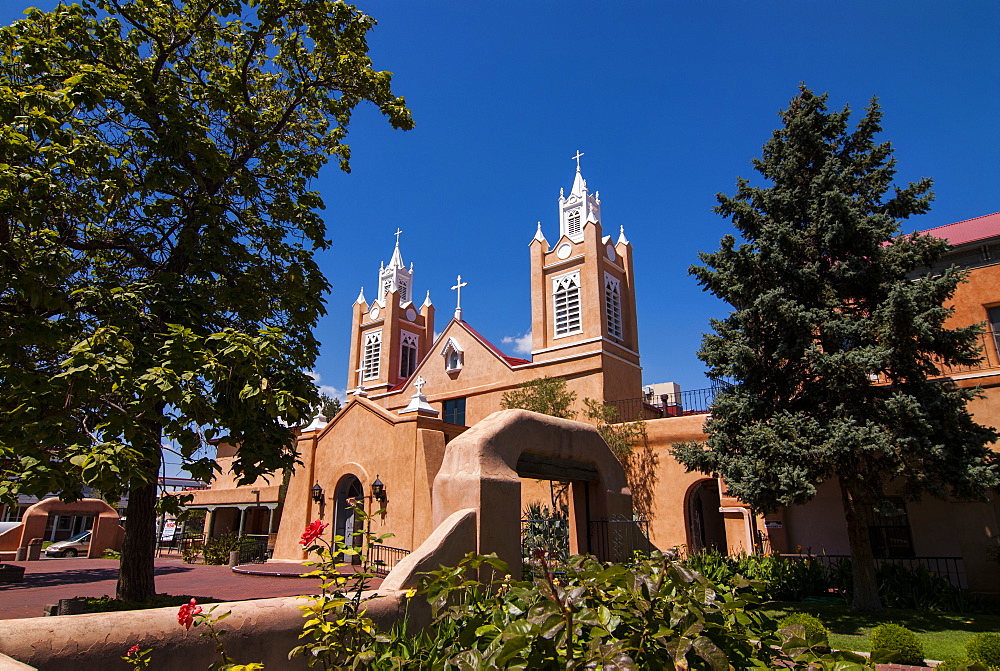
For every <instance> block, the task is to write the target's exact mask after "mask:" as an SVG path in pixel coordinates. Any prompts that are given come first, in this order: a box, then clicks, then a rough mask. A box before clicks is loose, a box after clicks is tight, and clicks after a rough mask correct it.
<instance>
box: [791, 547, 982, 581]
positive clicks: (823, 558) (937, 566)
mask: <svg viewBox="0 0 1000 671" xmlns="http://www.w3.org/2000/svg"><path fill="white" fill-rule="evenodd" d="M781 556H782V557H784V558H785V559H791V560H796V559H798V560H806V559H808V560H812V561H815V562H819V563H820V564H822V565H823V568H824V569H825V570H826V572H827V574H830V573H832V572H834V571H838V570H841V568H842V567H844V566H845V565H847V564H849V562H850V560H851V557H850V555H808V554H787V555H781ZM885 564H897V565H900V566H903V567H905V568H908V569H911V570H912V569H918V568H921V567H923V568H924V569H926V570H927V571H928V572H930V573H932V574H934V575H936V576H940V577H942V578H945V579H946V580H947V581H948V582H949V583H951V585H952V586H953V587H960V588H962V589H968V587H969V583H968V580H967V579H966V575H965V561H964V560H963V559H962V558H961V557H883V558H876V559H875V567H876V569H879V568H881V567H882V566H883V565H885Z"/></svg>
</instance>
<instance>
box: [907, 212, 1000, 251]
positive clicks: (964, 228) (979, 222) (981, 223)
mask: <svg viewBox="0 0 1000 671" xmlns="http://www.w3.org/2000/svg"><path fill="white" fill-rule="evenodd" d="M920 232H921V233H927V234H928V235H933V236H934V237H936V238H943V239H945V240H947V241H948V243H949V244H951V245H952V246H953V247H954V246H957V245H964V244H967V243H970V242H976V241H977V240H985V239H986V238H993V237H997V236H1000V212H994V213H993V214H986V215H983V216H981V217H976V218H975V219H966V220H965V221H957V222H955V223H954V224H948V225H946V226H938V227H937V228H928V229H927V230H926V231H920Z"/></svg>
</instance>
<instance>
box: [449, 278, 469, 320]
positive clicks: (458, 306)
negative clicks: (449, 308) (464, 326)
mask: <svg viewBox="0 0 1000 671" xmlns="http://www.w3.org/2000/svg"><path fill="white" fill-rule="evenodd" d="M467 286H469V283H468V282H463V281H462V276H461V275H459V276H458V284H456V285H455V286H453V287H452V288H451V289H452V291H457V292H458V300H457V302H456V303H455V319H457V320H458V321H462V287H467Z"/></svg>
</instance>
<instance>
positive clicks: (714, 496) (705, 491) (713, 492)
mask: <svg viewBox="0 0 1000 671" xmlns="http://www.w3.org/2000/svg"><path fill="white" fill-rule="evenodd" d="M719 506H720V500H719V481H718V480H716V479H715V478H706V479H704V480H699V481H698V482H696V483H694V484H693V485H691V487H690V488H689V489H688V493H687V498H686V501H685V505H684V512H685V516H686V517H687V537H688V551H689V552H701V551H702V550H706V549H709V548H714V549H716V550H718V551H719V552H722V553H724V554H726V553H728V551H729V544H728V541H727V540H726V521H725V518H724V517H723V515H722V513H721V512H720V511H719Z"/></svg>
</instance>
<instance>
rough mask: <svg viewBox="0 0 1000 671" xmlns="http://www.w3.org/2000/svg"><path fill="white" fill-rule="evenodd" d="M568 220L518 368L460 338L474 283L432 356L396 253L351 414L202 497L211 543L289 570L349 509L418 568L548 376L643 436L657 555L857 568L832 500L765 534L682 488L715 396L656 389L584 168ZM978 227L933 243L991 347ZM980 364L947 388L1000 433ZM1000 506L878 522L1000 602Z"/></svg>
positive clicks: (992, 308) (525, 477) (535, 483)
mask: <svg viewBox="0 0 1000 671" xmlns="http://www.w3.org/2000/svg"><path fill="white" fill-rule="evenodd" d="M558 204H559V215H560V216H559V219H560V220H559V235H558V237H557V238H556V239H555V241H554V242H552V243H550V242H549V241H548V240H547V239H546V238H545V236H544V234H543V233H542V227H541V224H539V227H538V231H537V232H536V234H535V236H534V239H533V240H532V241H531V243H530V245H529V255H530V259H531V268H530V272H531V308H532V350H531V356H530V359H522V358H516V357H511V356H507V355H505V354H504V353H503V352H501V351H500V350H499V349H498V348H497V347H495V346H494V345H493V344H491V343H490V342H488V341H487V340H486V339H485V338H484V337H482V336H481V335H480V334H479V333H478V332H477V331H476V330H475V329H474V328H473V326H472V325H470V324H469V323H467V322H465V321H464V320H463V318H462V309H461V287H462V286H464V284H463V283H462V281H461V278H460V277H459V279H458V282H457V283H456V286H455V287H453V288H455V289H456V290H457V292H458V307H457V308H456V309H455V311H454V314H449V315H448V316H449V320H448V321H447V322H446V323H445V324H443V327H442V328H441V330H440V334H439V335H438V336H437V337H436V338H435V337H434V335H435V308H434V306H433V305H432V304H431V302H430V298H429V295H428V297H427V298H426V299H425V300H423V301H422V303H421V304H419V305H418V304H417V303H416V300H418V299H417V292H416V291H415V289H416V287H415V284H414V267H413V265H410V266H409V267H407V266H406V265H405V263H404V262H403V257H402V252H401V249H400V246H399V238H398V235H397V240H396V246H395V249H394V250H393V253H392V255H391V258H390V260H389V262H388V264H383V265H382V266H381V267H380V269H379V271H378V290H377V293H376V295H375V296H373V298H372V300H371V302H369V301H368V300H367V299H366V297H365V296H364V292H363V291H362V293H361V294H359V296H358V298H357V300H356V301H355V303H354V306H353V316H352V323H351V347H350V358H349V361H348V374H347V388H348V389H349V390H351V391H349V392H348V401H347V403H346V404H345V406H344V408H343V410H341V412H340V413H339V414H337V416H336V417H334V418H332V419H330V421H326V420H325V418H317V420H316V421H314V422H313V423H312V424H311V425H310V426H308V427H305V428H304V429H303V430H302V431H301V432H300V435H299V438H298V449H299V453H300V459H301V461H302V464H301V466H299V467H297V468H296V469H295V471H294V473H292V474H290V477H289V478H288V480H287V483H286V486H285V487H281V486H280V485H281V478H280V476H279V477H275V478H271V480H270V481H264V480H261V481H259V482H258V483H255V484H254V485H251V486H244V487H236V486H235V484H234V483H233V481H232V479H231V478H229V477H228V476H226V475H225V474H223V475H220V477H219V478H218V479H217V480H216V482H215V483H214V484H213V486H212V488H211V489H209V490H205V491H201V492H194V501H192V503H191V506H192V507H194V508H202V509H207V510H209V511H210V523H209V524H208V526H207V529H208V533H211V534H218V533H220V532H222V531H225V530H233V531H237V530H240V531H242V532H243V533H258V534H269V535H270V538H271V545H272V546H273V555H274V558H275V559H280V560H299V559H302V558H303V553H302V548H301V547H300V546H299V545H298V539H299V535H300V534H301V533H302V530H303V528H304V527H305V525H306V524H307V523H308V522H309V521H311V520H314V519H322V520H324V521H326V522H329V523H330V524H331V529H329V530H328V532H327V533H328V534H330V533H336V534H338V535H342V536H347V537H350V535H351V532H352V531H353V530H354V526H355V520H354V518H353V515H352V513H351V511H350V507H349V506H348V505H347V504H346V501H347V499H348V498H351V497H368V499H367V500H368V502H369V505H370V506H371V509H373V510H377V509H384V512H383V513H382V514H380V515H377V516H376V517H375V518H374V519H373V521H372V523H371V524H372V527H373V528H372V531H374V532H377V533H380V534H381V533H392V534H393V537H392V539H391V540H387V541H386V543H387V544H391V545H392V546H395V547H398V548H400V549H403V550H413V549H415V548H416V547H417V546H419V545H420V544H421V543H422V542H423V541H424V540H425V539H426V538H427V537H428V536H429V535H430V534H431V533H432V532H433V531H434V529H433V519H434V518H433V515H432V511H433V509H434V500H435V491H434V482H435V477H436V475H437V474H438V472H439V469H441V466H442V461H443V459H444V458H445V453H446V447H447V445H448V444H449V443H450V442H451V441H452V440H454V439H455V438H457V437H458V436H460V435H462V434H463V433H464V432H465V431H466V430H467V428H468V427H472V426H474V425H476V424H477V423H479V422H481V421H482V420H484V419H485V418H487V417H488V416H490V415H491V413H494V412H495V411H497V410H499V409H500V407H501V405H500V402H501V398H502V396H503V394H504V393H505V392H508V391H511V390H513V389H515V388H517V387H519V386H520V385H522V384H523V383H525V382H528V381H530V380H533V379H536V378H540V377H545V376H547V377H561V378H565V379H566V382H567V388H568V389H569V390H571V391H573V392H575V393H576V403H577V406H576V408H575V410H576V411H577V417H578V418H582V417H584V413H583V409H584V408H583V399H585V398H591V399H596V400H599V401H601V402H602V403H605V404H608V405H612V406H614V407H617V408H619V410H620V411H621V414H622V417H623V419H634V418H637V417H640V416H641V417H644V418H645V419H646V431H647V436H648V449H647V450H645V451H644V453H643V458H644V459H645V462H644V468H645V472H646V474H647V476H646V478H645V487H646V488H647V489H648V499H649V501H650V506H649V520H648V521H649V526H648V535H649V538H650V540H651V541H652V543H653V544H654V545H656V546H657V547H659V548H661V549H666V548H670V547H675V546H686V547H688V548H701V547H705V546H716V547H719V548H721V549H725V550H728V551H730V552H754V551H779V552H795V551H796V549H797V548H798V547H799V546H801V547H802V548H803V549H805V548H808V549H810V550H811V551H813V552H826V553H828V554H847V536H846V529H845V527H844V522H843V514H842V510H841V508H840V503H839V493H838V492H837V491H835V490H834V489H831V488H829V487H823V488H822V489H821V491H820V495H819V496H817V498H816V499H815V500H814V501H813V502H811V503H809V504H808V505H805V506H800V507H797V508H794V509H789V510H784V511H780V512H779V513H777V514H774V515H768V516H767V518H766V519H765V518H764V517H762V516H760V515H756V514H754V513H753V512H752V511H750V510H749V509H748V508H747V507H746V506H744V505H743V504H742V503H741V502H739V501H737V500H735V499H732V498H730V497H727V496H726V495H725V492H724V485H722V484H721V483H720V482H719V481H718V480H717V479H715V478H711V477H707V476H704V475H701V474H698V473H686V472H685V471H684V469H683V467H681V466H680V465H679V464H677V463H676V462H675V461H674V460H673V459H672V457H671V456H670V454H669V448H670V445H671V443H673V442H675V441H681V440H701V439H703V438H704V437H705V434H704V433H703V426H704V421H705V419H706V416H707V415H706V414H705V412H707V410H708V405H709V403H710V395H703V396H702V397H700V399H695V398H693V397H692V396H690V395H685V394H690V393H691V392H681V391H680V390H679V389H677V388H676V385H667V386H659V385H655V386H654V387H653V388H644V387H643V385H642V372H641V368H640V364H639V338H638V333H637V326H636V323H637V320H636V311H635V285H634V275H633V258H632V257H633V248H632V245H631V243H630V242H629V241H628V239H627V238H626V236H625V232H624V229H623V228H622V227H619V228H618V231H617V232H616V233H617V235H615V236H612V235H606V234H605V232H604V228H603V227H602V222H601V203H600V200H599V198H598V197H597V195H596V194H592V193H591V192H590V190H589V189H588V187H587V183H586V181H585V180H584V179H583V176H582V174H581V172H580V169H579V166H578V167H577V172H576V174H575V177H574V182H573V185H572V187H571V189H570V193H569V195H564V194H563V193H562V192H560V197H559V200H558ZM981 219H982V221H980V220H972V222H976V223H972V224H970V223H969V222H960V223H958V224H953V225H952V226H951V227H942V228H941V229H934V230H933V231H931V232H933V233H935V234H938V235H942V236H945V237H948V238H949V240H950V241H951V242H952V244H953V247H954V250H953V252H952V253H951V254H950V255H949V258H948V259H947V261H948V262H949V263H950V262H953V261H957V262H960V263H963V264H965V265H967V266H968V267H970V269H971V271H970V272H971V274H970V281H969V283H967V284H964V285H962V287H961V288H960V289H959V291H958V293H957V295H956V296H955V299H954V303H955V305H954V307H955V312H954V315H953V317H952V320H953V323H954V324H956V325H965V324H971V323H979V322H984V321H986V322H989V323H991V324H992V325H993V326H992V329H993V331H991V333H995V332H997V331H1000V263H998V259H1000V215H990V216H989V217H985V218H981ZM945 229H948V230H945ZM438 321H440V320H438ZM984 346H985V350H984V352H985V359H984V363H983V364H982V365H981V366H978V367H976V368H975V369H974V370H965V371H942V374H943V375H944V376H946V377H949V378H950V379H952V380H954V381H955V383H956V384H961V385H973V384H980V385H982V386H983V387H984V388H985V390H986V394H987V395H986V397H985V398H983V399H981V400H978V401H976V402H974V403H973V404H972V411H973V412H974V413H975V416H976V418H977V419H978V420H979V421H980V422H983V423H986V424H991V425H993V426H1000V387H998V384H1000V364H998V359H997V337H996V336H994V335H989V336H984ZM665 391H666V393H664V392H665ZM529 451H530V450H529ZM232 454H233V453H232V448H230V447H228V446H220V452H219V461H220V465H221V466H222V468H223V472H224V473H225V471H226V465H227V463H228V462H229V461H230V460H231V458H232ZM487 470H488V469H487ZM518 474H519V475H520V476H521V478H522V487H521V493H520V496H521V499H522V500H521V502H520V503H521V507H522V509H523V506H524V505H527V504H528V503H530V502H532V501H541V502H546V503H547V502H548V501H549V496H550V491H551V488H550V485H549V484H548V482H546V479H551V480H563V481H571V480H572V481H578V480H579V481H583V480H586V478H587V477H588V476H587V473H586V468H580V465H579V464H576V465H574V464H569V463H564V464H560V462H559V460H558V459H555V460H549V461H544V463H543V462H542V461H536V462H533V463H532V464H530V465H524V466H523V467H521V468H519V469H518ZM376 480H378V481H379V482H380V483H381V484H383V485H384V487H385V494H384V496H383V497H380V498H379V500H377V501H376V500H374V497H373V496H372V493H373V492H372V489H371V485H372V483H374V482H375V481H376ZM633 489H634V488H633ZM283 491H284V494H282V492H283ZM574 491H576V492H577V494H574V497H575V498H574V500H573V506H572V508H573V511H574V514H576V515H577V516H583V517H584V518H586V519H584V520H583V521H582V522H581V521H580V520H577V528H578V529H579V530H578V531H577V532H576V533H574V535H573V539H572V541H573V548H572V549H573V550H577V551H588V550H592V549H593V542H594V539H593V538H592V534H590V532H588V531H587V529H588V528H589V525H590V523H591V522H598V521H599V520H593V519H591V518H590V513H588V510H590V504H591V503H592V501H591V500H590V499H589V498H588V497H590V496H592V495H593V494H592V493H591V494H586V493H585V494H580V493H579V492H587V491H596V490H595V489H594V488H592V489H591V490H587V489H586V488H582V489H580V488H578V489H575V490H574ZM998 500H1000V497H996V496H994V498H993V500H992V501H991V502H989V503H971V502H955V501H932V500H928V501H925V502H922V503H918V504H906V505H905V506H904V509H905V511H906V514H905V515H904V516H903V518H899V519H893V520H873V522H872V524H873V527H872V528H873V534H880V538H881V539H882V542H883V545H885V547H886V549H887V551H891V552H894V553H896V554H898V555H900V556H918V557H926V556H935V557H942V556H947V557H951V558H958V559H957V560H956V561H957V562H958V563H959V564H961V572H962V578H961V579H962V580H963V581H965V582H966V583H967V584H968V585H969V586H970V587H973V588H976V589H978V590H981V591H994V592H1000V564H998V563H996V559H991V556H993V555H991V554H990V553H991V552H994V550H991V549H990V548H991V547H992V548H996V547H997V542H998V541H997V538H998V534H1000V524H998V519H1000V508H998V506H1000V504H998ZM483 505H489V504H488V503H486V502H484V503H483ZM279 520H280V523H279ZM879 525H881V526H879ZM890 546H891V547H890ZM991 561H992V562H993V564H990V562H991Z"/></svg>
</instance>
